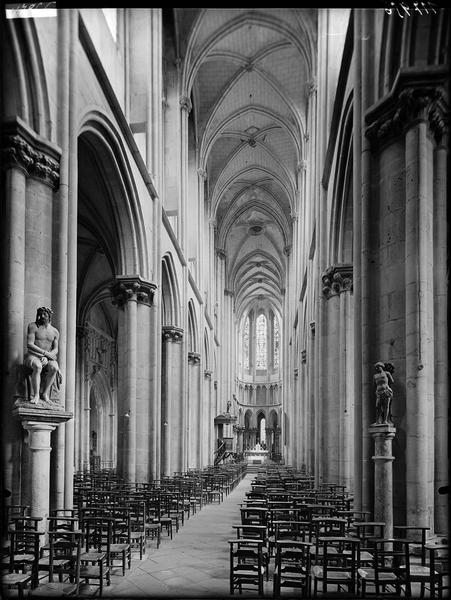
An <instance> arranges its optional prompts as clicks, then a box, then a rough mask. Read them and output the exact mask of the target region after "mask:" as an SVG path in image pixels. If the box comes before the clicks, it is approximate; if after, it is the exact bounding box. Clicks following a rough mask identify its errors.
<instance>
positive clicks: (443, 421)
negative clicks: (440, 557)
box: [434, 133, 449, 534]
mask: <svg viewBox="0 0 451 600" xmlns="http://www.w3.org/2000/svg"><path fill="white" fill-rule="evenodd" d="M447 149H448V135H447V133H446V135H443V136H442V138H441V140H440V143H439V144H438V147H437V150H436V152H435V160H436V168H435V181H434V220H435V222H434V252H435V256H434V273H435V281H434V300H435V304H434V312H435V317H434V322H435V330H434V335H435V349H434V363H435V389H434V398H435V408H434V416H435V423H434V428H435V436H434V439H435V442H434V443H435V448H434V458H435V467H434V472H435V480H436V486H437V488H439V487H441V486H445V485H448V477H449V455H448V443H449V442H448V398H449V381H448V327H447V324H448V312H447V293H448V277H447V224H448V215H447V201H448V199H447V193H446V189H447V164H448V162H447V161H448V150H447ZM434 514H435V526H434V529H435V531H436V532H437V533H443V534H444V533H445V532H446V531H447V530H448V524H449V498H448V496H447V495H446V494H440V495H439V494H437V493H436V495H435V507H434Z"/></svg>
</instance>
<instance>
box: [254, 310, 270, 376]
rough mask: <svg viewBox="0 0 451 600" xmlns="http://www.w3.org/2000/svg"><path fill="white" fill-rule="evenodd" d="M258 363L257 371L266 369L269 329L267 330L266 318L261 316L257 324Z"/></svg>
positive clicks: (256, 362)
mask: <svg viewBox="0 0 451 600" xmlns="http://www.w3.org/2000/svg"><path fill="white" fill-rule="evenodd" d="M256 345H257V348H256V353H255V354H256V361H255V366H256V367H257V369H266V368H267V363H266V348H267V328H266V317H265V315H260V316H259V317H258V319H257V323H256Z"/></svg>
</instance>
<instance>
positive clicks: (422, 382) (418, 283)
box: [405, 111, 434, 527]
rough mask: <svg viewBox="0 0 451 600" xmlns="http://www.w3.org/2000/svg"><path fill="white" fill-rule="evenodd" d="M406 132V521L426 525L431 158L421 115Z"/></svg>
mask: <svg viewBox="0 0 451 600" xmlns="http://www.w3.org/2000/svg"><path fill="white" fill-rule="evenodd" d="M419 116H420V119H421V120H420V121H418V122H415V124H413V126H411V127H410V129H409V130H408V131H407V133H406V213H405V215H406V216H405V219H406V242H405V248H406V272H405V288H406V405H407V406H408V411H407V413H406V420H407V427H406V433H407V439H406V462H407V477H406V480H407V493H406V502H407V524H408V525H419V526H424V527H429V526H431V525H432V524H431V522H430V516H431V512H432V510H433V506H431V500H432V499H431V496H430V490H431V487H432V484H433V476H434V471H433V444H432V440H431V436H430V431H429V423H430V420H431V421H433V419H434V414H433V413H434V327H433V311H434V300H433V255H434V248H433V203H432V202H431V201H430V198H431V196H432V189H431V188H432V186H431V183H432V182H431V178H430V177H429V176H428V170H429V166H430V164H431V159H432V151H431V142H430V140H428V131H427V127H428V126H427V123H426V117H427V114H426V113H424V112H423V111H421V113H420V114H419Z"/></svg>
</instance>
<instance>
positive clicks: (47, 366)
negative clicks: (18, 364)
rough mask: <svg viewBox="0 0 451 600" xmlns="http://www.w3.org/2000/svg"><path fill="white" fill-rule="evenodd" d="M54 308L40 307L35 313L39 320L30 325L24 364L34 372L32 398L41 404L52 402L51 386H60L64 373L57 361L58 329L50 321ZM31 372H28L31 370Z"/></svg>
mask: <svg viewBox="0 0 451 600" xmlns="http://www.w3.org/2000/svg"><path fill="white" fill-rule="evenodd" d="M52 314H53V311H52V309H51V308H47V307H44V306H42V307H40V308H38V310H37V313H36V321H33V322H32V323H30V324H29V325H28V327H27V353H26V355H25V359H24V366H25V367H26V368H28V369H29V370H30V371H31V376H30V377H29V386H28V387H29V388H30V389H29V390H28V393H29V401H30V402H31V403H32V404H39V403H40V401H41V398H42V400H43V402H44V403H46V404H51V391H52V387H53V386H54V385H56V386H57V387H59V384H60V383H61V379H62V376H61V372H60V369H59V366H58V362H57V360H56V358H57V356H58V343H59V332H58V330H57V329H56V327H53V325H52V324H51V322H50V321H51V318H52ZM30 371H29V373H30Z"/></svg>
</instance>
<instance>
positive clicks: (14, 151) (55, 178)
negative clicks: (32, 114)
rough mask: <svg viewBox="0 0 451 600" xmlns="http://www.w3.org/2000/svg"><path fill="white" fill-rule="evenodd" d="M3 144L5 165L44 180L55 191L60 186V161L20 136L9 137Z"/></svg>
mask: <svg viewBox="0 0 451 600" xmlns="http://www.w3.org/2000/svg"><path fill="white" fill-rule="evenodd" d="M2 143H3V153H2V154H3V164H4V166H5V167H8V166H11V165H13V166H16V167H19V168H21V169H22V170H23V171H25V173H26V174H27V175H29V176H31V177H36V178H37V179H40V180H42V181H43V182H44V183H45V184H46V185H49V186H50V187H51V188H53V189H57V188H58V186H59V169H60V165H59V160H56V159H55V158H53V157H51V156H49V155H48V154H47V153H46V152H42V151H41V150H37V149H35V148H34V147H33V145H32V144H31V143H29V141H27V140H25V139H24V138H23V137H22V136H21V135H20V134H15V135H7V136H6V137H4V139H3V140H2Z"/></svg>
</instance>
